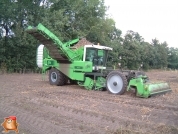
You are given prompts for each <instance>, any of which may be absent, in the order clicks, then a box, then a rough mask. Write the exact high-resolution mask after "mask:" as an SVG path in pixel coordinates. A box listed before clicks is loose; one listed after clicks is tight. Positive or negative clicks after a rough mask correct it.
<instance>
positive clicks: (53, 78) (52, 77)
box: [51, 72, 57, 82]
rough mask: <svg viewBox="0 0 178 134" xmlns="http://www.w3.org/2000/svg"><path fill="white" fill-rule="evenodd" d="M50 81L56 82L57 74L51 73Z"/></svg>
mask: <svg viewBox="0 0 178 134" xmlns="http://www.w3.org/2000/svg"><path fill="white" fill-rule="evenodd" d="M51 80H52V82H56V80H57V73H56V72H52V73H51Z"/></svg>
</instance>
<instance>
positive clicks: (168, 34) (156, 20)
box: [105, 0, 178, 48]
mask: <svg viewBox="0 0 178 134" xmlns="http://www.w3.org/2000/svg"><path fill="white" fill-rule="evenodd" d="M105 5H106V6H109V9H108V11H107V14H109V16H110V17H111V18H113V19H114V21H115V22H116V27H117V28H118V29H120V30H121V31H122V33H123V35H125V34H126V32H127V31H128V30H132V31H134V32H138V33H139V34H140V35H141V36H142V37H143V38H144V39H145V41H146V42H152V39H155V38H156V39H158V40H159V42H160V43H163V42H164V41H166V42H167V43H168V47H175V48H178V0H105Z"/></svg>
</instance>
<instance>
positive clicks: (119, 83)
mask: <svg viewBox="0 0 178 134" xmlns="http://www.w3.org/2000/svg"><path fill="white" fill-rule="evenodd" d="M106 89H107V90H108V91H109V92H110V93H112V94H119V95H121V94H124V93H125V91H126V89H127V79H126V77H125V76H124V75H123V74H122V73H121V72H119V71H112V72H110V73H109V74H108V76H107V78H106Z"/></svg>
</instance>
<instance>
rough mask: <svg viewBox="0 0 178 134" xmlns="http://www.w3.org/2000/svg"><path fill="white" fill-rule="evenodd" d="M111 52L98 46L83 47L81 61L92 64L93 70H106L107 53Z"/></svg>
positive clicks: (108, 48) (107, 48)
mask: <svg viewBox="0 0 178 134" xmlns="http://www.w3.org/2000/svg"><path fill="white" fill-rule="evenodd" d="M110 50H112V48H110V47H106V46H100V45H85V46H84V54H83V61H90V62H92V64H93V67H92V68H93V70H95V71H97V70H99V69H102V70H103V69H106V62H107V57H108V52H109V51H110Z"/></svg>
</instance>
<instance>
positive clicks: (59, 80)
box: [49, 68, 65, 86]
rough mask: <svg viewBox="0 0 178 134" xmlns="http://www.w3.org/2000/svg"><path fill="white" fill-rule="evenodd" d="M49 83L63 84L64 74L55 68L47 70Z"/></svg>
mask: <svg viewBox="0 0 178 134" xmlns="http://www.w3.org/2000/svg"><path fill="white" fill-rule="evenodd" d="M49 83H50V84H51V85H57V86H62V85H64V84H65V76H64V74H62V73H61V72H60V71H59V70H57V69H56V68H51V69H50V70H49Z"/></svg>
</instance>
